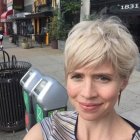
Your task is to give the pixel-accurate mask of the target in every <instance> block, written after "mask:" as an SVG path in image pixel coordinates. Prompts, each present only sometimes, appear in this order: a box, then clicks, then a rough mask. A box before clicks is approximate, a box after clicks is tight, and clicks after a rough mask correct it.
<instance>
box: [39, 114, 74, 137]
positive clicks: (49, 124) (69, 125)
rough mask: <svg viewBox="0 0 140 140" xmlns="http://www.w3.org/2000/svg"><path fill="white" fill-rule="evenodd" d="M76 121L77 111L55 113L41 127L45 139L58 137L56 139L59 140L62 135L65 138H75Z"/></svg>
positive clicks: (43, 121) (41, 123) (44, 120)
mask: <svg viewBox="0 0 140 140" xmlns="http://www.w3.org/2000/svg"><path fill="white" fill-rule="evenodd" d="M76 120H77V113H76V112H75V111H64V112H58V111H55V112H53V114H52V115H51V116H50V117H46V118H44V119H43V120H42V121H41V122H40V125H41V128H42V132H43V135H44V137H47V138H48V139H49V138H50V137H56V136H57V138H56V139H59V138H60V135H63V137H74V131H75V124H76ZM47 138H46V139H47ZM44 139H45V138H44Z"/></svg>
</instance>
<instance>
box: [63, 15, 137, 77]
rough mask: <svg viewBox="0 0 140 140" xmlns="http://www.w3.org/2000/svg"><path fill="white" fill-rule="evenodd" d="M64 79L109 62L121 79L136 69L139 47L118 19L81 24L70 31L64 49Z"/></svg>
mask: <svg viewBox="0 0 140 140" xmlns="http://www.w3.org/2000/svg"><path fill="white" fill-rule="evenodd" d="M64 55H65V60H64V61H65V72H66V76H67V75H68V74H69V73H70V72H72V71H74V70H76V69H77V68H81V67H83V66H85V65H89V66H97V65H100V64H102V63H104V62H105V61H109V62H110V63H111V64H112V66H113V67H114V69H115V70H116V71H117V72H118V73H119V75H120V76H121V77H123V78H128V77H129V76H130V74H131V73H132V71H133V69H134V67H135V66H136V62H137V58H138V47H137V45H136V44H135V42H134V41H133V37H132V35H131V34H130V33H129V31H128V29H127V28H126V27H125V26H124V25H123V24H122V22H121V20H120V19H119V18H118V17H110V18H106V19H105V18H98V19H96V20H94V21H82V22H80V23H78V24H77V25H75V26H74V27H73V28H72V30H71V31H70V33H69V35H68V38H67V40H66V45H65V51H64Z"/></svg>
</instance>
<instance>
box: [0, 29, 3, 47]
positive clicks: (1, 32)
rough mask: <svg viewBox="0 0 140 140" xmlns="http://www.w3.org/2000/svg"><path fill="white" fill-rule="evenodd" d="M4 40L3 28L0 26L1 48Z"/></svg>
mask: <svg viewBox="0 0 140 140" xmlns="http://www.w3.org/2000/svg"><path fill="white" fill-rule="evenodd" d="M2 41H3V30H2V28H0V48H2Z"/></svg>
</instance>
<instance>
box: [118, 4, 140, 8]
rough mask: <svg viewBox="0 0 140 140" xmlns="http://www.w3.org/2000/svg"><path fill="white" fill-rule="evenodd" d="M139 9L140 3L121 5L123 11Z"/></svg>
mask: <svg viewBox="0 0 140 140" xmlns="http://www.w3.org/2000/svg"><path fill="white" fill-rule="evenodd" d="M138 8H140V6H139V3H132V4H124V5H120V9H121V10H128V9H138Z"/></svg>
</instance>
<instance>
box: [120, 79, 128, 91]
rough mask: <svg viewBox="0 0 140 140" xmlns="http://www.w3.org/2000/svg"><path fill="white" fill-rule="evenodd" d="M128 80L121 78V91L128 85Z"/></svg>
mask: <svg viewBox="0 0 140 140" xmlns="http://www.w3.org/2000/svg"><path fill="white" fill-rule="evenodd" d="M128 80H129V79H123V80H122V85H121V91H123V90H124V89H125V87H126V86H127V85H128Z"/></svg>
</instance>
